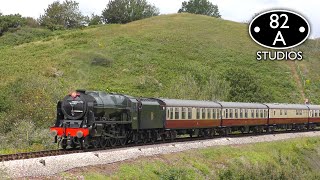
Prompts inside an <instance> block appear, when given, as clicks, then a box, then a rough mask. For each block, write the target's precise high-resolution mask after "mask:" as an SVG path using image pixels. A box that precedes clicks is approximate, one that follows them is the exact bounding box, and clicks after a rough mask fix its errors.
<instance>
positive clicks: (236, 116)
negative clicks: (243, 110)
mask: <svg viewBox="0 0 320 180" xmlns="http://www.w3.org/2000/svg"><path fill="white" fill-rule="evenodd" d="M234 117H235V118H238V109H235V110H234Z"/></svg>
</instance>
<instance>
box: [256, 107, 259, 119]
mask: <svg viewBox="0 0 320 180" xmlns="http://www.w3.org/2000/svg"><path fill="white" fill-rule="evenodd" d="M256 118H259V110H258V109H256Z"/></svg>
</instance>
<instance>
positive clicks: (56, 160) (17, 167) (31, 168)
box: [0, 131, 320, 179]
mask: <svg viewBox="0 0 320 180" xmlns="http://www.w3.org/2000/svg"><path fill="white" fill-rule="evenodd" d="M313 136H320V131H313V132H299V133H283V134H267V135H259V136H248V137H222V138H215V139H207V140H198V141H188V142H173V143H166V144H155V145H146V146H135V147H128V148H120V149H110V150H102V151H94V152H84V153H76V154H66V155H59V156H47V157H40V158H32V159H22V160H12V161H4V162H0V179H1V178H6V177H7V178H19V177H28V176H29V177H30V176H32V177H34V176H49V175H54V174H56V173H60V172H63V171H67V170H70V169H73V168H77V167H83V166H89V165H99V164H109V163H114V162H118V161H123V160H127V159H134V158H138V157H140V156H152V155H157V154H168V153H172V152H180V151H185V150H189V149H196V148H205V147H211V146H220V145H239V144H249V143H256V142H269V141H279V140H285V139H291V138H298V137H313Z"/></svg>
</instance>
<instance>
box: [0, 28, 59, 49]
mask: <svg viewBox="0 0 320 180" xmlns="http://www.w3.org/2000/svg"><path fill="white" fill-rule="evenodd" d="M51 35H53V33H52V32H51V31H49V30H47V29H40V28H28V27H24V28H21V29H19V30H18V31H16V32H15V33H6V34H5V35H4V36H2V37H0V46H14V45H20V44H24V43H29V42H32V41H35V40H41V39H44V38H47V37H49V36H51Z"/></svg>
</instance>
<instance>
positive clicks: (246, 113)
mask: <svg viewBox="0 0 320 180" xmlns="http://www.w3.org/2000/svg"><path fill="white" fill-rule="evenodd" d="M244 118H248V109H246V110H245V111H244Z"/></svg>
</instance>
